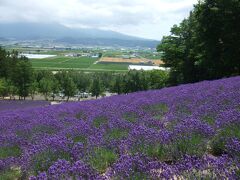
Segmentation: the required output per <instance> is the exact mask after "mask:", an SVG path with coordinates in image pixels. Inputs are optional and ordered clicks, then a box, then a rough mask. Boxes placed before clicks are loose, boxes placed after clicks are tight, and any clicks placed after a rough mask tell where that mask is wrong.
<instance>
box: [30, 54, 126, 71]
mask: <svg viewBox="0 0 240 180" xmlns="http://www.w3.org/2000/svg"><path fill="white" fill-rule="evenodd" d="M97 61H98V58H89V57H64V56H57V57H53V58H45V59H31V62H32V65H33V68H35V69H44V70H45V69H48V70H61V69H66V70H67V69H74V70H81V71H119V72H121V71H127V69H128V64H125V63H123V64H122V63H120V64H119V63H101V62H97Z"/></svg>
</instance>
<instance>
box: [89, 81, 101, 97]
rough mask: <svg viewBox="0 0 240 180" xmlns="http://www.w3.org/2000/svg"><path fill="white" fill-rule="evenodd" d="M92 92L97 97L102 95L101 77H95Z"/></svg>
mask: <svg viewBox="0 0 240 180" xmlns="http://www.w3.org/2000/svg"><path fill="white" fill-rule="evenodd" d="M90 92H91V93H92V96H95V97H96V98H98V96H100V95H101V93H102V92H103V89H102V87H101V83H100V79H99V78H98V77H95V78H94V79H93V82H92V85H91V89H90Z"/></svg>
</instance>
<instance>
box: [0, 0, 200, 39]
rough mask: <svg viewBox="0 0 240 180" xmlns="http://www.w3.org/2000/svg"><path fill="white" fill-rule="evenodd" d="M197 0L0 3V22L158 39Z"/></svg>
mask: <svg viewBox="0 0 240 180" xmlns="http://www.w3.org/2000/svg"><path fill="white" fill-rule="evenodd" d="M195 3H197V0H101V1H100V0H41V1H39V0H0V22H25V21H27V22H48V23H52V22H54V23H60V24H63V25H66V26H69V27H91V28H101V29H109V30H115V31H118V32H123V33H126V34H130V35H136V36H142V37H146V38H154V39H161V37H162V36H163V35H166V34H168V32H169V31H170V27H171V26H172V25H173V24H175V23H179V22H180V21H181V20H182V19H183V18H184V17H186V16H187V15H188V14H189V11H190V10H191V9H192V8H193V4H195Z"/></svg>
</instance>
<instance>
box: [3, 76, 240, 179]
mask: <svg viewBox="0 0 240 180" xmlns="http://www.w3.org/2000/svg"><path fill="white" fill-rule="evenodd" d="M239 102H240V76H238V77H233V78H229V79H222V80H217V81H204V82H200V83H196V84H188V85H181V86H177V87H171V88H164V89H162V90H154V91H147V92H138V93H132V94H129V95H120V96H113V97H109V98H103V99H101V100H92V101H84V102H78V103H66V104H62V105H56V106H50V107H38V108H31V109H24V110H21V109H20V110H18V109H16V110H9V111H4V112H1V113H0V179H20V178H21V179H28V178H30V179H31V180H40V179H41V180H42V179H44V180H45V179H53V180H58V179H189V180H190V179H239V178H240V164H239V162H240V153H239V152H240V104H239Z"/></svg>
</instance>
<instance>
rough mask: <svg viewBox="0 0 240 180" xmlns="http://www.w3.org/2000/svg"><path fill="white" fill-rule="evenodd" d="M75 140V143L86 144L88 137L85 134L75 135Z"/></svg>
mask: <svg viewBox="0 0 240 180" xmlns="http://www.w3.org/2000/svg"><path fill="white" fill-rule="evenodd" d="M73 142H75V143H76V142H81V143H83V144H86V143H87V138H86V137H85V136H83V135H79V136H75V137H74V138H73Z"/></svg>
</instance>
